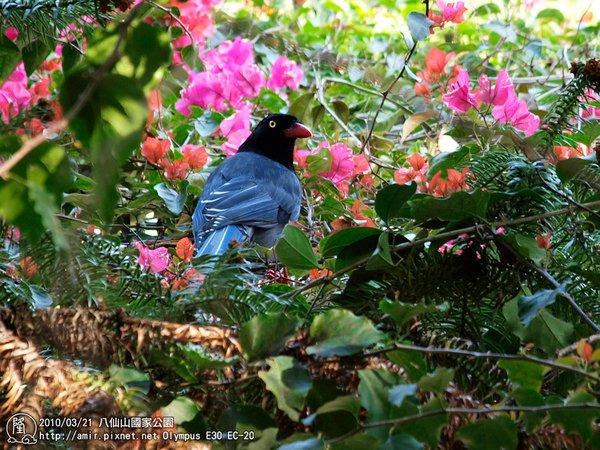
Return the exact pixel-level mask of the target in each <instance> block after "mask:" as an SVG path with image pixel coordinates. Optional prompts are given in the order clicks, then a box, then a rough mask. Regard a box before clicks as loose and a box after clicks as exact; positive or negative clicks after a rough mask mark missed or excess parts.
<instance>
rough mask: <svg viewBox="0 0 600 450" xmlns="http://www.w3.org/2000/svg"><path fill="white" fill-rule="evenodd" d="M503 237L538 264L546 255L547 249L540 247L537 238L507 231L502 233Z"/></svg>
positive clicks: (524, 255) (525, 256) (521, 253)
mask: <svg viewBox="0 0 600 450" xmlns="http://www.w3.org/2000/svg"><path fill="white" fill-rule="evenodd" d="M501 238H502V239H504V240H505V241H506V242H508V243H509V244H510V245H511V247H512V248H513V249H515V250H516V251H517V252H519V254H520V255H521V256H523V257H524V258H527V259H531V260H532V261H533V262H534V263H536V264H540V262H541V261H542V259H543V258H544V257H545V256H546V251H545V250H544V249H542V248H539V247H538V245H537V241H536V239H535V238H532V237H529V236H525V235H524V234H519V233H507V234H505V235H502V236H501Z"/></svg>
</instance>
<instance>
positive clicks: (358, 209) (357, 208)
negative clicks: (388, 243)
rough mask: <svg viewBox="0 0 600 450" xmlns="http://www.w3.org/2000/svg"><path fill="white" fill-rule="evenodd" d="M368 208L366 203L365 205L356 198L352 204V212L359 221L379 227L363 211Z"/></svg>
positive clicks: (368, 225) (369, 225)
mask: <svg viewBox="0 0 600 450" xmlns="http://www.w3.org/2000/svg"><path fill="white" fill-rule="evenodd" d="M366 209H368V208H367V207H366V206H365V205H363V204H362V203H361V202H360V201H359V200H354V204H353V205H352V208H351V209H350V212H351V213H352V215H353V216H354V218H355V219H356V221H357V222H361V224H360V225H361V226H364V227H372V228H377V225H375V222H373V221H372V220H371V219H370V218H368V217H367V216H365V215H364V214H363V211H364V210H366Z"/></svg>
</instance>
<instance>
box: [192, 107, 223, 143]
mask: <svg viewBox="0 0 600 450" xmlns="http://www.w3.org/2000/svg"><path fill="white" fill-rule="evenodd" d="M224 118H225V117H224V116H223V114H221V113H218V112H215V111H212V112H211V111H206V112H205V113H204V114H202V115H201V116H200V117H198V118H197V119H195V120H194V129H195V130H196V132H197V133H198V134H199V135H200V136H201V137H208V136H210V135H211V134H213V133H214V132H215V131H217V130H218V129H219V125H221V122H222V121H223V119H224Z"/></svg>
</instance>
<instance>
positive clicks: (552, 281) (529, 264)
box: [494, 236, 600, 333]
mask: <svg viewBox="0 0 600 450" xmlns="http://www.w3.org/2000/svg"><path fill="white" fill-rule="evenodd" d="M494 242H496V245H498V246H501V247H502V248H504V249H506V250H508V251H509V252H510V253H511V254H512V255H513V256H514V257H515V258H517V259H518V260H519V261H520V262H521V263H522V264H523V265H524V266H526V267H529V268H530V269H531V270H533V271H534V272H536V273H538V274H539V275H541V276H542V277H543V278H544V279H545V280H546V281H548V282H549V283H550V284H551V285H552V286H554V288H555V289H558V291H559V295H561V296H562V297H564V298H565V299H566V300H567V301H568V302H569V304H570V305H571V306H572V307H573V309H574V310H575V312H576V313H577V314H579V316H580V317H581V318H582V319H583V321H584V322H585V323H587V324H588V325H589V326H590V327H591V328H592V329H593V330H594V331H595V332H596V333H597V332H599V331H600V326H598V325H597V324H596V323H595V322H594V321H593V320H592V319H591V317H590V316H588V315H587V314H586V312H585V311H584V310H583V309H581V306H579V305H578V304H577V302H576V301H575V299H574V298H573V297H571V294H569V293H568V292H567V291H565V290H564V289H563V286H561V284H560V283H559V282H558V281H556V280H555V279H554V277H553V276H552V275H550V274H549V273H548V272H547V271H546V270H545V269H542V268H541V267H539V266H537V265H536V264H534V263H533V262H531V261H530V260H528V259H526V258H524V257H523V256H522V255H521V254H520V253H519V252H517V251H516V250H515V249H514V248H512V246H511V245H510V244H508V242H506V241H505V240H503V239H499V238H498V237H497V236H494Z"/></svg>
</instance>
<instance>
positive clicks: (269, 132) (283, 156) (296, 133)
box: [238, 114, 312, 170]
mask: <svg viewBox="0 0 600 450" xmlns="http://www.w3.org/2000/svg"><path fill="white" fill-rule="evenodd" d="M311 136H312V133H311V132H310V130H309V129H308V128H306V127H305V126H304V125H303V124H302V123H301V122H300V121H299V120H298V119H297V118H295V117H294V116H291V115H289V114H270V115H268V116H267V117H265V118H264V119H263V120H261V121H260V123H259V124H258V125H257V126H256V128H255V129H254V131H253V132H252V134H251V135H250V136H249V137H248V139H246V141H244V143H243V144H242V145H241V146H240V148H239V150H238V152H253V153H258V154H260V155H263V156H266V157H268V158H271V159H272V160H274V161H277V162H278V163H281V164H283V165H284V166H285V167H287V168H288V169H290V170H294V165H293V162H294V144H295V142H296V139H298V138H308V137H311Z"/></svg>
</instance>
